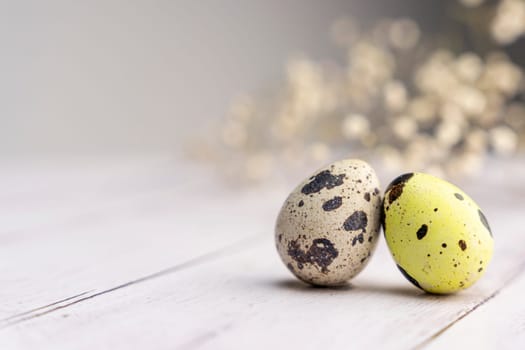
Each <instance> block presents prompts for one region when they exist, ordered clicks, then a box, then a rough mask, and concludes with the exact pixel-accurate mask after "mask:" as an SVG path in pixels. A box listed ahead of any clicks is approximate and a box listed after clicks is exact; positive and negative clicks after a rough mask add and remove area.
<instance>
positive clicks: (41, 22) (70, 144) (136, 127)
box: [0, 0, 351, 155]
mask: <svg viewBox="0 0 525 350" xmlns="http://www.w3.org/2000/svg"><path fill="white" fill-rule="evenodd" d="M350 8H351V4H350V3H349V2H348V1H344V0H330V1H315V0H286V1H283V0H266V1H262V0H261V1H243V0H217V1H212V0H207V1H192V0H185V1H167V0H164V1H147V0H143V1H115V0H100V1H74V0H69V1H67V0H64V1H42V0H17V1H3V0H2V1H0V50H1V52H0V53H1V54H0V154H8V155H18V154H50V153H51V154H71V153H74V154H75V153H122V152H123V153H130V152H131V153H133V152H156V151H162V152H164V151H169V150H171V149H174V148H176V147H177V146H178V144H179V143H180V140H181V138H183V137H185V136H187V135H188V134H191V132H193V131H194V130H198V129H199V128H200V127H201V126H202V125H203V123H206V122H209V121H212V120H217V119H218V118H220V117H221V116H222V115H223V113H224V112H225V110H226V108H227V106H228V104H229V102H230V100H231V98H232V97H233V96H235V95H236V94H238V93H241V92H245V91H248V92H249V91H256V90H257V89H258V88H260V87H261V86H265V85H269V84H272V83H273V82H275V81H276V80H277V79H279V77H280V76H281V73H282V67H283V63H284V62H285V60H286V58H287V57H288V56H289V55H290V54H292V53H294V52H296V51H298V50H299V51H304V52H306V53H308V54H311V55H314V56H315V57H329V56H330V55H333V52H335V51H336V49H335V48H334V47H333V46H332V45H331V44H330V41H329V38H328V31H329V25H330V23H331V22H332V21H333V20H334V19H335V18H337V17H338V16H339V15H340V14H341V13H347V12H349V11H350Z"/></svg>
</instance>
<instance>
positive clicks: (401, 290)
mask: <svg viewBox="0 0 525 350" xmlns="http://www.w3.org/2000/svg"><path fill="white" fill-rule="evenodd" d="M267 284H268V285H269V286H270V287H272V288H278V289H284V290H290V291H294V292H302V293H330V294H332V293H334V292H336V293H339V292H347V293H370V294H384V295H390V296H398V297H409V298H421V299H436V298H446V297H447V295H438V294H431V293H427V292H425V291H423V290H421V289H417V288H415V287H412V286H410V285H406V286H404V285H391V284H390V285H381V284H377V283H371V282H368V281H367V282H365V281H363V282H357V283H346V284H342V285H340V286H314V285H309V284H307V283H305V282H301V281H299V280H296V279H292V278H288V279H280V280H273V281H268V282H267Z"/></svg>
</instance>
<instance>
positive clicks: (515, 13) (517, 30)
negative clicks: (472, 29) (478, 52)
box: [491, 0, 525, 45]
mask: <svg viewBox="0 0 525 350" xmlns="http://www.w3.org/2000/svg"><path fill="white" fill-rule="evenodd" d="M491 33H492V36H493V38H494V39H495V40H496V41H497V42H498V43H500V44H503V45H507V44H511V43H512V42H514V41H516V39H518V38H519V37H520V36H521V35H523V34H524V33H525V1H522V0H502V2H501V3H500V5H499V6H498V9H497V11H496V17H495V18H494V20H493V22H492V24H491Z"/></svg>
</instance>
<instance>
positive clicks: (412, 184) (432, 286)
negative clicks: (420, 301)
mask: <svg viewBox="0 0 525 350" xmlns="http://www.w3.org/2000/svg"><path fill="white" fill-rule="evenodd" d="M383 229H384V232H385V238H386V242H387V244H388V248H389V249H390V253H391V254H392V256H393V258H394V260H395V261H396V263H397V266H398V268H399V270H400V271H401V273H402V274H403V275H404V276H405V277H406V278H407V279H408V280H409V281H410V282H412V284H414V285H415V286H416V287H419V288H421V289H423V290H425V291H427V292H430V293H437V294H448V293H454V292H456V291H459V290H461V289H465V288H468V287H470V286H471V285H472V284H474V283H475V282H476V281H477V280H478V279H479V278H480V277H481V276H482V275H483V274H484V273H485V271H486V269H487V265H488V264H489V262H490V260H491V258H492V254H493V250H494V240H493V238H492V233H491V230H490V227H489V224H488V222H487V219H486V218H485V215H484V214H483V212H482V211H481V209H480V208H479V206H478V205H477V204H476V203H475V202H474V201H473V200H472V199H471V198H470V197H469V196H468V195H467V194H465V193H464V192H463V191H462V190H460V189H459V188H457V187H456V186H454V185H452V184H451V183H449V182H447V181H444V180H442V179H439V178H437V177H434V176H432V175H428V174H422V173H409V174H404V175H401V176H399V177H398V178H396V179H395V180H394V181H392V183H391V184H390V185H389V186H388V188H387V190H386V193H385V197H384V201H383Z"/></svg>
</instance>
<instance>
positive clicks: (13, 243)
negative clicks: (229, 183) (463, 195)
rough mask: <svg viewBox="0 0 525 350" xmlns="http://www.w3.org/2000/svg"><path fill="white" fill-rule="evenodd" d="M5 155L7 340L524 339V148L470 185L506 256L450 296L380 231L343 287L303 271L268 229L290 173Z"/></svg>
mask: <svg viewBox="0 0 525 350" xmlns="http://www.w3.org/2000/svg"><path fill="white" fill-rule="evenodd" d="M0 164H1V166H2V168H1V171H0V213H1V214H0V281H1V288H0V349H2V350H3V349H36V348H38V349H235V348H238V349H246V348H250V349H268V348H272V347H273V348H301V349H318V348H323V349H329V348H343V347H344V348H350V349H353V348H375V347H379V346H380V347H382V348H391V349H406V348H437V349H439V348H452V347H454V348H456V347H457V346H459V345H462V346H468V348H472V347H473V346H476V347H478V348H487V349H491V348H495V347H496V346H497V347H498V348H516V349H523V348H525V306H524V304H523V302H522V300H521V299H522V298H521V295H522V294H523V293H524V292H525V275H524V274H523V273H522V271H523V268H524V267H525V244H524V243H523V235H524V234H525V228H522V227H521V222H520V219H521V218H522V217H523V212H524V211H525V204H523V202H522V201H523V199H524V198H525V161H524V159H523V158H520V159H517V160H513V161H510V160H507V161H492V162H491V163H490V164H489V166H488V167H487V168H486V170H485V171H484V172H483V173H482V175H481V176H480V177H478V178H476V179H474V180H469V181H465V182H464V183H463V184H460V185H461V186H462V187H464V188H465V190H466V191H467V192H468V193H469V194H471V195H472V196H473V197H474V198H475V199H476V200H477V201H478V203H479V204H480V205H481V206H482V207H483V208H484V211H485V213H486V215H487V217H488V218H489V221H490V224H491V226H492V228H493V232H494V235H495V238H496V253H495V257H494V260H493V263H492V265H491V266H490V267H489V269H488V271H487V274H486V275H485V277H484V278H483V279H482V280H481V281H480V282H479V283H478V284H476V285H475V286H474V287H472V288H470V289H468V290H466V291H464V292H461V293H458V294H456V295H452V296H446V297H439V296H432V295H427V294H424V293H422V292H420V291H419V290H418V289H416V288H414V287H412V286H411V285H410V284H409V283H408V282H407V281H406V280H405V279H404V278H403V277H402V276H401V274H400V273H399V272H398V271H397V270H396V269H395V265H394V264H393V263H392V260H391V258H390V256H389V254H388V252H387V249H386V246H385V243H384V241H383V240H382V241H381V242H380V244H379V248H378V250H377V252H376V254H375V255H374V257H373V259H372V261H371V263H370V265H369V266H368V268H367V269H365V271H364V272H363V273H362V274H361V275H359V276H358V277H357V278H356V279H355V280H353V281H352V283H351V285H349V286H347V287H343V288H338V289H322V288H312V287H309V286H306V285H304V284H302V283H300V282H298V281H296V280H295V279H294V278H293V277H292V276H291V275H290V274H289V272H288V271H287V270H286V268H284V266H282V264H281V262H280V261H279V259H278V257H277V254H276V253H275V249H274V242H273V225H274V220H275V216H276V214H277V211H278V210H279V207H280V205H281V203H282V201H283V200H284V198H285V197H286V195H287V191H288V190H289V188H288V186H284V185H275V184H273V185H272V186H267V187H260V188H256V189H250V190H242V191H241V190H239V189H237V190H235V189H233V190H232V189H227V188H224V187H223V186H221V185H220V182H218V181H216V179H215V177H214V175H213V173H211V170H210V169H208V168H203V167H197V166H188V165H187V164H186V163H183V162H178V161H175V160H174V159H172V158H170V157H156V158H152V157H149V158H128V159H123V158H114V159H110V158H108V159H86V158H82V159H77V160H55V161H39V162H35V161H34V160H11V161H6V160H3V161H2V162H1V163H0ZM382 180H383V185H385V184H386V182H387V181H388V176H386V175H384V174H383V176H382Z"/></svg>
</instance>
